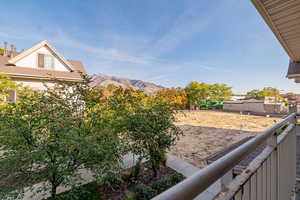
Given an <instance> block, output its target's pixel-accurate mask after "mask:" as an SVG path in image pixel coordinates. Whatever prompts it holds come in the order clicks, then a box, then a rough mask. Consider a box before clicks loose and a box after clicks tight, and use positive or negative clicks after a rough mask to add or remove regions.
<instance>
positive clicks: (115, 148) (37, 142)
mask: <svg viewBox="0 0 300 200" xmlns="http://www.w3.org/2000/svg"><path fill="white" fill-rule="evenodd" d="M101 95H102V94H101V93H99V94H97V93H96V92H95V91H94V89H92V88H90V87H89V79H87V78H85V81H84V82H80V83H63V82H60V83H58V84H56V85H55V86H54V88H48V89H47V91H45V92H33V91H32V92H30V93H28V92H24V91H20V93H19V97H18V101H17V103H16V104H11V105H9V106H6V107H4V108H3V109H2V110H1V112H0V126H1V130H0V148H1V151H2V152H3V153H2V155H1V157H0V199H2V197H3V198H4V197H7V196H10V195H12V196H13V195H16V194H17V193H20V192H22V188H23V187H24V186H28V187H31V186H32V185H33V184H34V183H37V182H41V181H46V182H48V183H50V185H51V189H50V191H49V188H47V187H44V186H41V188H39V189H40V190H41V191H49V192H51V196H52V197H55V196H56V189H57V187H58V186H72V185H75V184H76V183H78V181H79V180H80V173H79V170H81V169H89V170H91V171H92V174H93V175H94V177H95V178H96V180H98V181H99V182H100V183H101V182H104V181H106V180H107V178H110V177H111V175H115V174H116V173H117V172H118V170H119V164H120V162H121V159H122V152H123V150H122V145H121V141H120V139H119V137H118V136H117V135H116V134H114V133H113V132H112V131H110V130H109V128H106V125H105V116H104V115H103V114H102V112H101V111H98V112H93V111H94V110H95V109H96V107H97V106H98V105H99V104H100V103H101V99H102V98H101ZM97 109H98V108H97ZM95 119H97V120H95ZM7 183H10V184H7Z"/></svg>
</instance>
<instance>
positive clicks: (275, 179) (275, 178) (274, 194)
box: [267, 133, 280, 200]
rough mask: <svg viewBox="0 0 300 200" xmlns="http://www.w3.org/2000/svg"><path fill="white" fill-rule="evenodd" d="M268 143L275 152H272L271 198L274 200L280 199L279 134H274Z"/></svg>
mask: <svg viewBox="0 0 300 200" xmlns="http://www.w3.org/2000/svg"><path fill="white" fill-rule="evenodd" d="M267 145H268V146H269V147H271V148H273V149H274V150H273V152H272V154H271V166H270V170H271V177H270V179H271V181H270V182H271V183H272V184H271V185H270V198H271V199H272V200H279V199H278V194H279V193H278V191H279V187H280V184H279V182H278V180H279V178H278V149H277V136H276V135H275V133H274V135H272V136H271V137H270V138H269V139H268V140H267Z"/></svg>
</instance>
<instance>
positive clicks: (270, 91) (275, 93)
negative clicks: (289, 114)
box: [246, 87, 280, 100]
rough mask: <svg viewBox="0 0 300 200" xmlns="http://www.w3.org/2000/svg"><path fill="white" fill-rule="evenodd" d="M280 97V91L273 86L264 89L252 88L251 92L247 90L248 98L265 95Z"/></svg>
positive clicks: (258, 97)
mask: <svg viewBox="0 0 300 200" xmlns="http://www.w3.org/2000/svg"><path fill="white" fill-rule="evenodd" d="M267 96H269V97H278V98H279V97H280V91H279V90H278V89H276V88H272V87H266V88H264V89H262V90H257V89H254V90H251V91H249V92H247V94H246V98H248V99H258V100H260V99H264V97H267Z"/></svg>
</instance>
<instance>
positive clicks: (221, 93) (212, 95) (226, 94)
mask: <svg viewBox="0 0 300 200" xmlns="http://www.w3.org/2000/svg"><path fill="white" fill-rule="evenodd" d="M232 95H233V93H232V90H231V87H229V86H227V85H226V84H218V83H215V84H212V85H209V99H210V100H212V101H225V100H229V99H230V97H231V96H232Z"/></svg>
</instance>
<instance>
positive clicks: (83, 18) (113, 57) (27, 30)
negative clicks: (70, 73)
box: [0, 0, 300, 93]
mask: <svg viewBox="0 0 300 200" xmlns="http://www.w3.org/2000/svg"><path fill="white" fill-rule="evenodd" d="M0 27H1V29H0V39H1V40H2V41H4V40H5V41H8V42H9V43H10V44H11V43H13V44H14V45H16V46H17V49H18V50H21V49H26V48H29V47H31V46H32V45H34V44H35V43H37V42H39V41H41V40H45V39H46V40H48V41H49V42H50V43H51V44H52V45H53V46H54V47H55V48H56V49H57V50H58V51H59V52H61V54H62V55H64V56H65V57H66V58H70V59H75V60H81V61H82V62H83V63H84V64H85V66H86V68H87V71H88V72H89V74H93V73H97V72H100V73H104V74H108V75H116V76H121V77H128V78H131V79H142V80H145V81H150V82H154V83H157V84H160V85H163V86H166V87H177V86H181V87H183V86H185V85H186V84H188V83H189V82H190V81H202V82H207V83H215V82H218V83H226V84H228V85H230V86H232V87H233V91H234V92H235V93H244V92H246V91H248V90H250V89H254V88H263V87H267V86H272V87H277V88H280V89H283V90H284V91H285V92H287V91H293V92H298V93H300V87H299V85H297V84H295V83H294V82H293V81H292V80H288V79H286V78H285V75H286V72H287V66H288V60H289V58H288V56H287V55H286V53H285V52H284V50H283V49H282V47H281V46H280V45H279V43H278V41H277V40H276V38H275V37H274V36H273V33H272V32H271V31H270V30H269V28H268V27H267V25H266V24H265V23H264V21H263V20H262V18H261V17H260V16H259V14H258V13H257V11H256V9H255V8H254V7H253V5H252V4H251V2H250V0H244V1H241V0H218V1H211V0H201V1H199V0H126V1H123V0H118V1H117V0H85V1H81V0H68V1H61V0H51V1H50V0H49V1H38V0H35V1H34V0H26V1H25V0H11V1H2V2H1V17H0Z"/></svg>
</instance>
